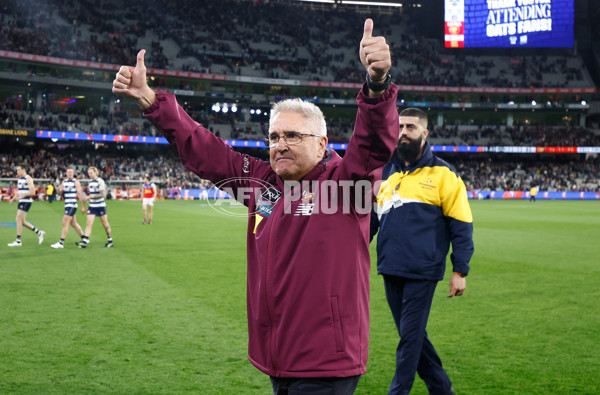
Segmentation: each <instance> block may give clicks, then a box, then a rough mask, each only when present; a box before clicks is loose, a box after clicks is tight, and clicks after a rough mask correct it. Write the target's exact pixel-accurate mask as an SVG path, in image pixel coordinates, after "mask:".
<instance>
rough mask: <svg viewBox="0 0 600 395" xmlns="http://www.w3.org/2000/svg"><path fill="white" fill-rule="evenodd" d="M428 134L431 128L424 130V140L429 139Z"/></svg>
mask: <svg viewBox="0 0 600 395" xmlns="http://www.w3.org/2000/svg"><path fill="white" fill-rule="evenodd" d="M427 136H429V130H427V129H425V130H423V140H427Z"/></svg>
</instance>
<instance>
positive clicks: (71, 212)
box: [65, 207, 77, 217]
mask: <svg viewBox="0 0 600 395" xmlns="http://www.w3.org/2000/svg"><path fill="white" fill-rule="evenodd" d="M76 212H77V207H65V215H68V216H69V217H74V216H75V213H76Z"/></svg>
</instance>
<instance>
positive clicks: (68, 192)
mask: <svg viewBox="0 0 600 395" xmlns="http://www.w3.org/2000/svg"><path fill="white" fill-rule="evenodd" d="M63 196H64V198H65V208H69V207H75V208H77V188H76V187H75V179H71V180H68V179H67V180H64V181H63Z"/></svg>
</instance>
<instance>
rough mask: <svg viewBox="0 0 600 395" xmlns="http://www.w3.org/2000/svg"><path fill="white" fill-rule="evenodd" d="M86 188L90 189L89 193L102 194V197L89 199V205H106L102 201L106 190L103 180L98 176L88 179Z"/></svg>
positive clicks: (93, 206) (94, 206)
mask: <svg viewBox="0 0 600 395" xmlns="http://www.w3.org/2000/svg"><path fill="white" fill-rule="evenodd" d="M88 188H89V190H90V195H102V197H99V198H95V199H90V205H89V207H90V208H96V207H106V202H105V201H104V193H105V191H106V186H105V184H104V180H103V179H102V178H100V177H98V178H96V179H95V180H90V183H89V184H88Z"/></svg>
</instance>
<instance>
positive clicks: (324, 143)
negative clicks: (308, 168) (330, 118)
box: [317, 136, 329, 158]
mask: <svg viewBox="0 0 600 395" xmlns="http://www.w3.org/2000/svg"><path fill="white" fill-rule="evenodd" d="M328 141H329V139H328V138H327V136H323V137H321V138H320V139H319V146H318V150H317V153H318V155H319V158H323V156H324V155H325V150H326V149H327V142H328Z"/></svg>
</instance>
